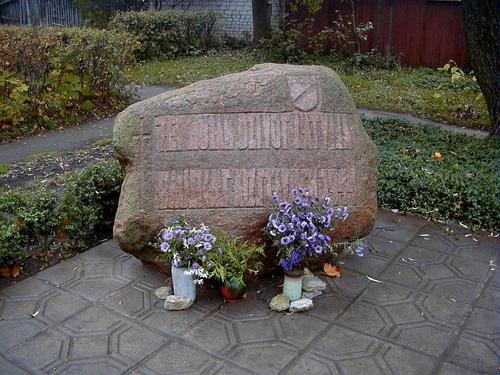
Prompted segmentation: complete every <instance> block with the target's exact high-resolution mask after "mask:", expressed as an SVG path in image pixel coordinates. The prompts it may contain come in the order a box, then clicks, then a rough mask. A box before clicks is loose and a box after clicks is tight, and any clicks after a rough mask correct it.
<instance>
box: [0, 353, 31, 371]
mask: <svg viewBox="0 0 500 375" xmlns="http://www.w3.org/2000/svg"><path fill="white" fill-rule="evenodd" d="M0 372H1V373H2V374H6V375H29V373H28V372H26V371H24V370H23V369H21V368H20V367H18V366H16V365H14V364H13V363H11V362H9V361H7V360H6V359H5V358H3V357H2V356H0Z"/></svg>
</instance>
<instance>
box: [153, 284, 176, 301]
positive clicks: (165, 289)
mask: <svg viewBox="0 0 500 375" xmlns="http://www.w3.org/2000/svg"><path fill="white" fill-rule="evenodd" d="M173 293H174V290H173V289H172V288H171V287H169V286H161V287H159V288H158V289H156V290H155V296H156V297H158V298H159V299H166V298H167V297H168V296H170V295H171V294H173Z"/></svg>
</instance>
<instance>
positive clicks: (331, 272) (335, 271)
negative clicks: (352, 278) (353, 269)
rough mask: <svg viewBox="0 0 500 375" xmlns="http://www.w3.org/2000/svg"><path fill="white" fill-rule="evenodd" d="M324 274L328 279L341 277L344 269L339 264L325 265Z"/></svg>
mask: <svg viewBox="0 0 500 375" xmlns="http://www.w3.org/2000/svg"><path fill="white" fill-rule="evenodd" d="M323 273H324V274H325V275H326V276H328V277H341V276H342V268H341V267H340V265H338V264H337V265H335V266H332V265H331V264H330V263H325V265H324V266H323Z"/></svg>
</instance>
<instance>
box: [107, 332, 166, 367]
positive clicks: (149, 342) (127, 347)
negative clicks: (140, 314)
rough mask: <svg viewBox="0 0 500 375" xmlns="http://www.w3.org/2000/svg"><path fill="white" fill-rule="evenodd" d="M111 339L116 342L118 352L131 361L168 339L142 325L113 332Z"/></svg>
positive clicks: (137, 359)
mask: <svg viewBox="0 0 500 375" xmlns="http://www.w3.org/2000/svg"><path fill="white" fill-rule="evenodd" d="M111 341H112V342H113V343H114V344H116V345H114V346H116V347H117V351H118V353H119V354H121V355H124V356H126V357H127V358H129V359H130V360H131V361H133V362H138V361H141V360H142V359H144V358H145V357H147V356H148V355H149V354H151V353H153V352H154V351H155V350H156V349H158V348H159V347H160V346H161V345H162V344H165V343H166V342H167V341H168V339H167V338H165V337H163V336H160V335H158V334H157V333H154V332H151V331H149V330H147V329H145V328H143V327H128V328H127V329H126V330H125V331H123V332H120V333H114V334H113V336H112V337H111Z"/></svg>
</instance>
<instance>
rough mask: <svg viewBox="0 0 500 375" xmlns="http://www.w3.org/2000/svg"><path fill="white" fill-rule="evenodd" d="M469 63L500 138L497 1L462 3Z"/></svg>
mask: <svg viewBox="0 0 500 375" xmlns="http://www.w3.org/2000/svg"><path fill="white" fill-rule="evenodd" d="M463 9H464V26H465V39H466V44H467V49H468V52H469V57H470V63H471V66H472V69H473V70H474V74H475V76H476V79H477V83H478V84H479V87H480V88H481V92H482V93H483V96H484V99H485V101H486V105H487V107H488V112H489V117H490V124H491V131H490V134H492V135H496V136H500V1H499V0H481V1H478V0H463Z"/></svg>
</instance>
